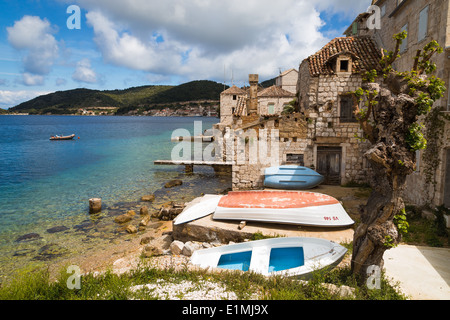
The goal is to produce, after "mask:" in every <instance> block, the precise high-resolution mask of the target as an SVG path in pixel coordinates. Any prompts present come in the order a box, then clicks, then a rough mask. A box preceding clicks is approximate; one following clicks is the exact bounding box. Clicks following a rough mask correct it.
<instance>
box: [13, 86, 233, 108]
mask: <svg viewBox="0 0 450 320" xmlns="http://www.w3.org/2000/svg"><path fill="white" fill-rule="evenodd" d="M225 88H227V87H225ZM223 90H224V85H223V84H220V83H217V82H213V81H208V80H201V81H192V82H188V83H184V84H181V85H178V86H142V87H133V88H129V89H125V90H107V91H99V90H90V89H74V90H68V91H58V92H54V93H50V94H47V95H44V96H39V97H37V98H34V99H32V100H30V101H27V102H24V103H21V104H19V105H18V106H15V107H13V108H11V109H9V111H10V112H22V113H30V114H76V113H78V112H79V110H80V109H88V110H92V109H96V108H100V109H101V108H110V110H111V109H113V108H114V112H117V114H125V113H127V112H128V111H129V110H132V109H136V108H141V109H146V110H149V109H152V108H153V107H154V106H155V105H159V106H160V105H164V104H167V107H169V108H170V107H171V106H172V105H173V104H174V103H177V102H187V101H199V100H213V101H219V99H220V93H221V92H222V91H223Z"/></svg>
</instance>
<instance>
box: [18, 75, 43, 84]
mask: <svg viewBox="0 0 450 320" xmlns="http://www.w3.org/2000/svg"><path fill="white" fill-rule="evenodd" d="M22 80H23V84H24V85H26V86H42V85H43V84H44V76H41V75H38V74H32V73H28V72H25V73H24V74H23V75H22Z"/></svg>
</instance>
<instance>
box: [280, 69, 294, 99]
mask: <svg viewBox="0 0 450 320" xmlns="http://www.w3.org/2000/svg"><path fill="white" fill-rule="evenodd" d="M297 80H298V71H297V70H296V69H289V70H286V71H284V72H281V73H280V75H279V76H278V77H277V78H276V80H275V85H276V86H277V87H280V88H282V89H284V90H286V91H289V92H291V93H293V94H296V93H297Z"/></svg>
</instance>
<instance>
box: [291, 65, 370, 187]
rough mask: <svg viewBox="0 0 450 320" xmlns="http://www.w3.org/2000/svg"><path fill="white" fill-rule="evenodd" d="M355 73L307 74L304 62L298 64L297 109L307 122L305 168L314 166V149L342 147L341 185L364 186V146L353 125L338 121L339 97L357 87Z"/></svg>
mask: <svg viewBox="0 0 450 320" xmlns="http://www.w3.org/2000/svg"><path fill="white" fill-rule="evenodd" d="M361 82H362V77H361V75H359V74H354V73H353V74H351V73H340V74H338V75H321V76H318V77H311V76H310V75H309V67H308V62H307V61H306V60H305V61H304V62H303V63H302V64H301V65H300V76H299V81H298V84H297V87H298V89H299V101H300V107H301V110H302V111H303V112H304V113H305V115H306V121H307V127H308V132H307V146H306V147H305V149H304V150H305V165H306V166H309V167H313V168H316V167H317V147H321V146H330V147H332V146H337V147H341V148H342V160H341V161H342V164H341V184H345V183H348V182H357V183H366V182H367V172H368V163H367V161H366V159H365V158H364V156H363V154H364V152H365V151H366V150H367V148H368V144H367V143H366V142H364V141H363V140H362V139H360V138H358V137H362V131H361V129H360V127H359V124H358V123H357V122H348V123H347V122H343V121H341V118H340V102H339V100H340V96H341V95H345V94H348V93H349V92H353V91H355V90H357V89H358V88H359V87H360V86H361Z"/></svg>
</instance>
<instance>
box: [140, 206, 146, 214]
mask: <svg viewBox="0 0 450 320" xmlns="http://www.w3.org/2000/svg"><path fill="white" fill-rule="evenodd" d="M139 214H140V215H141V216H146V215H148V207H147V206H142V207H141V208H140V209H139Z"/></svg>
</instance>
